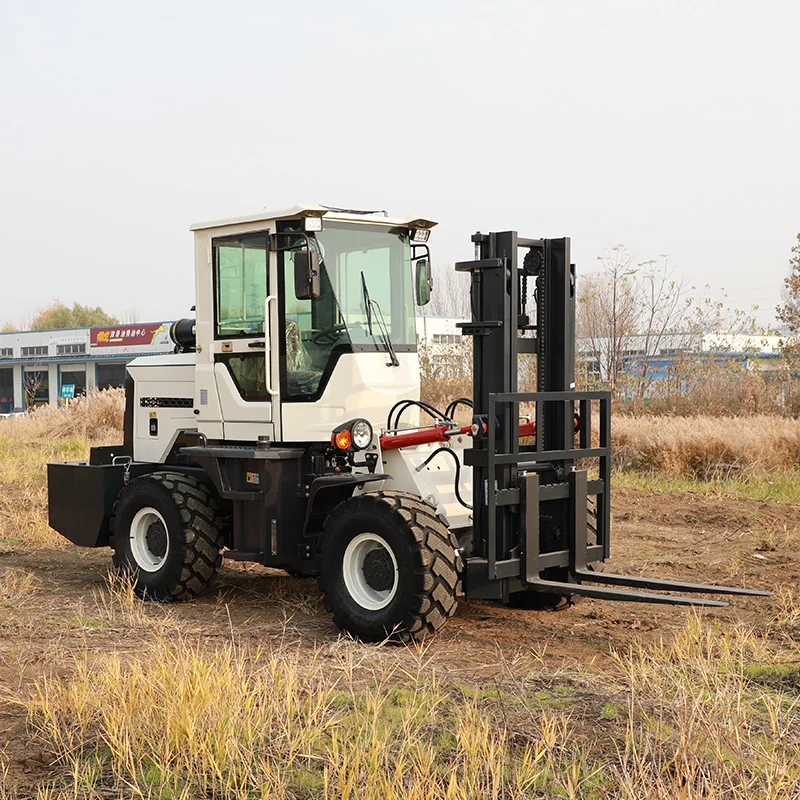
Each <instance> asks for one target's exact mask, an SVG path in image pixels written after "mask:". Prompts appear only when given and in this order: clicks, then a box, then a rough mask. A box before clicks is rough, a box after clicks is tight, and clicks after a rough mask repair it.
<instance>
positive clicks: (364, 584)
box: [319, 492, 463, 642]
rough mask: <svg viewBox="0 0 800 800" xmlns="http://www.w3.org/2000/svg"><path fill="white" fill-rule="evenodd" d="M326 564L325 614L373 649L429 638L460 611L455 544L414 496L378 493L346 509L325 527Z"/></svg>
mask: <svg viewBox="0 0 800 800" xmlns="http://www.w3.org/2000/svg"><path fill="white" fill-rule="evenodd" d="M320 563H321V572H320V577H319V586H320V589H321V591H322V594H323V600H324V603H325V607H326V608H327V609H328V610H329V611H332V612H333V620H334V622H335V623H336V625H337V626H338V627H340V628H341V629H342V630H345V631H347V632H348V633H350V634H352V635H353V636H356V637H358V638H359V639H362V640H363V641H365V642H375V641H382V640H383V639H387V638H388V639H391V640H395V641H411V640H419V639H422V638H424V637H425V636H428V635H430V634H432V633H434V632H435V631H437V630H439V628H441V627H442V625H444V623H445V622H446V621H447V618H448V617H450V616H452V615H453V613H454V612H455V610H456V606H457V605H458V600H457V596H458V594H460V592H461V571H462V568H463V567H462V561H461V556H460V554H459V551H458V547H457V544H456V540H455V537H454V536H453V534H452V533H451V532H450V531H449V530H448V529H447V528H446V527H445V526H444V525H443V524H442V523H441V522H440V521H439V520H438V519H437V517H436V512H435V510H434V509H433V508H431V507H430V506H429V505H427V504H426V503H424V502H423V501H422V500H421V499H420V498H418V497H415V496H414V495H411V494H406V493H404V492H370V493H366V494H362V495H358V496H356V497H351V498H350V499H348V500H345V501H344V502H343V503H340V504H339V505H338V506H337V507H336V508H335V509H334V510H333V511H332V512H331V514H330V516H329V517H328V519H327V521H326V523H325V534H324V537H323V543H322V553H321V556H320Z"/></svg>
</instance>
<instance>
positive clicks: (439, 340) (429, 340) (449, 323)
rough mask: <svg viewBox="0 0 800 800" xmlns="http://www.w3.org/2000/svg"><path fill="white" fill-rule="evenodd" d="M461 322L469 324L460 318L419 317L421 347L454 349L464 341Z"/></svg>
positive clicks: (418, 326)
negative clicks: (454, 346)
mask: <svg viewBox="0 0 800 800" xmlns="http://www.w3.org/2000/svg"><path fill="white" fill-rule="evenodd" d="M459 322H469V320H465V319H461V318H460V317H417V341H418V342H419V344H420V346H423V345H424V346H425V347H430V348H433V349H434V351H435V350H436V349H438V348H441V347H445V348H446V347H448V346H450V347H451V348H452V346H453V345H457V344H460V343H461V342H463V341H464V336H463V335H462V333H461V328H459V327H458V323H459Z"/></svg>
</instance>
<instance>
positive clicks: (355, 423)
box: [331, 419, 372, 450]
mask: <svg viewBox="0 0 800 800" xmlns="http://www.w3.org/2000/svg"><path fill="white" fill-rule="evenodd" d="M331 444H332V445H333V446H334V447H335V448H336V449H337V450H366V449H367V448H368V447H369V446H370V445H371V444H372V425H370V424H369V422H367V420H365V419H351V420H350V421H349V422H345V423H344V424H343V425H340V426H339V427H338V428H336V429H335V430H334V431H333V434H332V435H331Z"/></svg>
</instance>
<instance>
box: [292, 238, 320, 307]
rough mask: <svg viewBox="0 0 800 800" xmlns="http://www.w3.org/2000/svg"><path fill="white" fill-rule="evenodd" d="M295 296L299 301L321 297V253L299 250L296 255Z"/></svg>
mask: <svg viewBox="0 0 800 800" xmlns="http://www.w3.org/2000/svg"><path fill="white" fill-rule="evenodd" d="M294 296H295V297H296V298H297V299H298V300H316V299H317V298H318V297H319V253H317V252H316V251H315V250H297V251H296V252H295V254H294Z"/></svg>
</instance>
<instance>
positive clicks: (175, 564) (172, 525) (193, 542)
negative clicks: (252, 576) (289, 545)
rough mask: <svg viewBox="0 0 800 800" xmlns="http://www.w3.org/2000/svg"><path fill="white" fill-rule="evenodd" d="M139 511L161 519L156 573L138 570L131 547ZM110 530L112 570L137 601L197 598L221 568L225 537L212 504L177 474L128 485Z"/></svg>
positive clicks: (210, 498)
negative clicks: (127, 580) (124, 578)
mask: <svg viewBox="0 0 800 800" xmlns="http://www.w3.org/2000/svg"><path fill="white" fill-rule="evenodd" d="M143 509H152V510H154V511H155V512H157V513H158V514H160V516H161V518H162V519H163V521H164V523H165V525H166V538H167V543H166V546H165V547H164V555H165V558H164V562H163V564H162V565H161V566H159V567H158V568H157V569H155V570H154V571H147V570H145V569H143V568H142V567H141V566H140V564H139V563H138V562H137V559H136V556H135V555H134V548H133V547H132V544H131V522H132V521H133V520H134V518H135V516H136V514H137V512H140V511H142V510H143ZM162 530H163V526H162ZM111 531H112V535H111V547H112V548H113V550H114V555H113V559H114V566H115V568H116V569H117V570H118V571H119V572H123V573H126V574H129V575H130V576H131V577H132V578H133V579H134V581H135V583H134V589H135V590H136V593H137V594H138V595H139V596H142V597H146V598H148V599H151V600H191V599H192V598H194V597H197V595H199V594H200V593H201V592H203V591H204V590H205V589H206V588H207V587H208V585H209V584H210V583H211V581H212V580H213V578H214V576H215V575H216V572H217V570H218V569H219V567H220V565H221V564H222V548H223V545H224V537H223V532H222V520H221V518H220V515H219V509H218V506H217V502H216V499H215V498H214V497H213V496H212V495H211V493H210V492H209V491H208V489H206V487H205V486H203V485H202V484H201V483H199V482H198V481H196V480H195V479H194V478H191V477H188V476H186V475H182V474H180V473H172V472H155V473H152V474H150V475H145V476H143V477H141V478H136V479H135V480H133V481H131V483H130V485H129V486H127V487H126V488H125V489H124V490H123V491H122V493H121V494H120V496H119V499H118V500H117V502H116V503H115V505H114V511H113V517H112V520H111Z"/></svg>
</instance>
